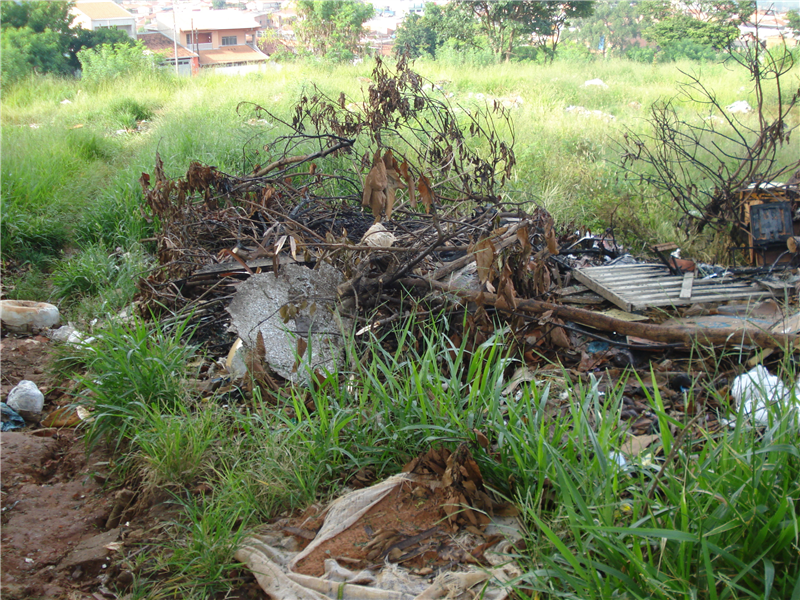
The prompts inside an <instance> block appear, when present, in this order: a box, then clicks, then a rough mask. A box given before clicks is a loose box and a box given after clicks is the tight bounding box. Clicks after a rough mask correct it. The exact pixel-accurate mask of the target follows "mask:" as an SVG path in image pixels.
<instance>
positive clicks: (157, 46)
mask: <svg viewBox="0 0 800 600" xmlns="http://www.w3.org/2000/svg"><path fill="white" fill-rule="evenodd" d="M139 40H140V41H141V42H142V43H143V44H144V45H145V47H146V48H147V49H148V50H149V51H150V52H153V53H156V54H161V55H162V56H163V57H164V60H163V62H162V63H161V64H162V66H167V67H169V68H172V69H175V62H176V58H177V62H178V74H179V75H197V73H198V72H199V70H200V56H199V55H198V54H197V53H196V52H192V51H191V50H189V49H188V48H187V47H186V46H183V45H181V44H175V42H174V41H173V40H171V39H169V38H168V37H167V36H165V35H164V34H163V33H161V32H159V31H151V32H147V33H140V34H139ZM176 46H177V48H176ZM176 49H177V57H176V56H175V52H176Z"/></svg>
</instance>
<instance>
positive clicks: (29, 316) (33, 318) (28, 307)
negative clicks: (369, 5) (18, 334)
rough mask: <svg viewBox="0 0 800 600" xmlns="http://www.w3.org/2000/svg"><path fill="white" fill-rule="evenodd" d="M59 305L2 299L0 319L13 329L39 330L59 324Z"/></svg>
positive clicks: (0, 301) (0, 302)
mask: <svg viewBox="0 0 800 600" xmlns="http://www.w3.org/2000/svg"><path fill="white" fill-rule="evenodd" d="M60 319H61V316H60V315H59V312H58V307H57V306H54V305H52V304H48V303H47V302H33V301H31V300H0V320H2V322H3V325H5V326H6V327H8V328H9V329H10V330H11V331H33V332H35V331H39V330H42V329H49V328H50V327H53V326H54V325H57V324H58V322H59V320H60Z"/></svg>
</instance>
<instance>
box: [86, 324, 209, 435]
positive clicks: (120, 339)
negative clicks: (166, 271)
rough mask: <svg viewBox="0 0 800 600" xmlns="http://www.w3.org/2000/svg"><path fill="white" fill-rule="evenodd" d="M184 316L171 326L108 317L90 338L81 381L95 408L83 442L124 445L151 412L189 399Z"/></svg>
mask: <svg viewBox="0 0 800 600" xmlns="http://www.w3.org/2000/svg"><path fill="white" fill-rule="evenodd" d="M188 333H189V328H188V319H186V320H184V321H179V322H178V323H177V324H176V325H174V326H172V327H167V326H165V325H161V324H158V323H155V324H147V323H145V322H143V321H139V320H135V321H133V322H132V323H130V324H125V323H119V322H116V321H111V322H110V323H109V325H108V327H107V328H106V329H104V330H102V331H101V332H96V337H95V339H94V340H93V341H92V342H91V343H90V345H89V348H90V355H89V357H88V358H86V360H87V363H88V364H87V367H88V373H87V375H86V376H85V377H82V378H81V383H82V384H83V385H84V386H85V387H86V388H87V389H88V390H89V391H90V393H91V396H90V399H88V400H87V401H86V404H88V406H89V407H90V408H92V409H93V415H92V416H93V420H92V421H91V423H90V424H89V426H88V430H87V435H86V442H87V444H88V445H89V447H91V446H93V445H95V444H96V443H97V442H99V441H100V440H105V441H107V442H109V443H113V444H114V445H115V446H116V447H117V448H120V447H124V446H125V445H126V444H127V443H129V442H130V441H131V440H133V439H134V438H135V437H136V436H137V434H139V433H140V431H141V430H142V428H143V427H144V428H146V427H147V426H148V424H149V422H150V418H151V415H152V414H153V413H154V412H155V413H158V414H180V413H181V411H182V409H183V407H184V404H185V403H186V401H187V392H186V385H185V380H184V378H185V375H186V372H187V368H188V367H187V363H188V361H189V358H190V357H191V356H192V355H193V354H194V350H195V349H194V347H193V346H191V345H189V344H187V343H186V337H187V334H188Z"/></svg>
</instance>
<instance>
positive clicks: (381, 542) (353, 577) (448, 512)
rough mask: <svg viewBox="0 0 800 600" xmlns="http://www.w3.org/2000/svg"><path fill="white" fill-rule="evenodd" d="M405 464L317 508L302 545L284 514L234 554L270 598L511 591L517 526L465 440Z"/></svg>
mask: <svg viewBox="0 0 800 600" xmlns="http://www.w3.org/2000/svg"><path fill="white" fill-rule="evenodd" d="M404 471H405V472H404V473H401V474H398V475H394V476H392V477H390V478H388V479H386V480H384V481H382V482H380V483H377V484H375V485H373V486H371V487H368V488H364V489H361V490H357V491H354V492H350V493H349V494H346V495H345V496H342V497H341V498H339V499H338V500H335V501H334V502H333V503H331V504H330V505H329V506H328V507H327V508H326V509H325V510H324V511H322V512H321V513H318V514H321V515H323V516H322V517H316V518H317V519H323V521H322V523H321V526H320V527H319V530H318V531H317V532H316V534H314V533H313V531H311V532H309V533H310V535H311V536H312V537H313V539H312V540H311V542H310V543H309V544H308V546H306V547H305V549H303V550H302V551H300V552H299V553H298V552H296V551H295V550H293V549H291V548H293V547H294V544H289V543H286V542H285V540H286V537H287V534H288V535H290V536H294V537H298V538H300V539H301V540H303V541H305V540H306V539H307V538H308V537H309V536H308V535H306V532H307V531H308V530H307V529H306V528H305V527H303V526H302V525H303V524H302V523H301V524H300V525H301V526H300V527H298V526H292V525H290V524H289V522H288V520H284V521H282V522H278V523H275V524H273V525H270V526H267V527H266V528H262V529H261V530H260V531H259V533H258V534H256V535H253V536H251V537H249V538H247V539H245V540H244V541H243V543H242V545H241V546H240V548H239V549H238V550H237V551H236V554H235V556H236V559H237V560H240V561H241V562H243V563H245V564H246V565H247V566H248V567H249V568H250V570H251V571H252V572H253V573H254V574H255V576H256V579H257V580H258V582H259V585H260V586H261V587H262V588H263V589H264V591H265V592H266V593H267V594H268V595H269V596H270V597H272V598H298V599H313V600H320V599H322V598H333V597H338V598H351V599H353V600H359V599H367V598H370V599H371V598H380V599H383V598H385V599H387V600H388V599H393V600H394V599H403V600H405V599H408V600H413V599H415V598H416V599H421V598H444V597H447V598H453V599H463V600H466V599H467V598H475V597H482V598H487V599H491V600H502V599H503V598H507V597H508V593H509V590H508V589H507V588H506V587H505V584H506V583H507V582H508V581H510V580H512V579H513V578H515V577H518V576H520V575H521V571H520V570H519V569H518V567H517V566H516V564H515V563H514V562H513V555H514V554H515V553H516V550H515V549H514V547H513V546H512V542H514V541H517V540H518V539H519V537H520V533H519V528H518V526H517V525H516V520H515V518H514V517H511V516H506V517H503V516H500V515H501V514H505V513H507V512H508V510H509V509H508V508H504V506H505V505H500V504H497V503H495V502H494V501H493V500H491V498H489V497H488V495H487V494H486V492H485V491H483V483H482V480H481V477H480V471H479V470H478V468H477V465H476V464H475V462H474V460H473V459H472V457H471V456H470V454H469V452H468V451H467V450H466V446H463V445H462V446H461V447H460V448H459V449H458V450H457V451H456V452H455V453H452V454H451V453H449V452H447V451H444V450H431V451H429V452H428V453H426V454H423V455H421V456H419V457H417V458H416V459H414V460H413V461H412V462H411V463H409V464H408V465H406V467H405V468H404ZM479 506H480V507H481V508H480V512H478V511H477V510H475V509H477V508H478V507H479ZM491 515H494V516H491ZM314 518H315V517H314V516H312V517H310V519H314ZM306 527H308V523H307V522H306ZM506 536H510V539H506ZM287 548H288V549H287ZM476 565H478V566H479V567H480V568H476ZM368 567H369V568H368ZM376 569H379V570H378V571H377V572H375V570H376ZM434 573H435V574H436V577H435V578H434V579H433V581H432V582H431V579H430V576H431V575H433V574H434Z"/></svg>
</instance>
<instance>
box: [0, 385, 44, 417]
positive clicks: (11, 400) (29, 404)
mask: <svg viewBox="0 0 800 600" xmlns="http://www.w3.org/2000/svg"><path fill="white" fill-rule="evenodd" d="M6 404H8V405H9V406H10V407H11V408H13V409H14V410H16V411H18V412H19V411H21V410H26V411H28V412H32V413H40V412H42V408H43V407H44V394H42V392H41V391H39V388H38V387H37V386H36V384H35V383H34V382H32V381H28V380H27V379H23V380H22V381H20V382H19V384H18V385H17V387H15V388H14V389H13V390H11V391H10V392H9V393H8V400H6Z"/></svg>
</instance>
